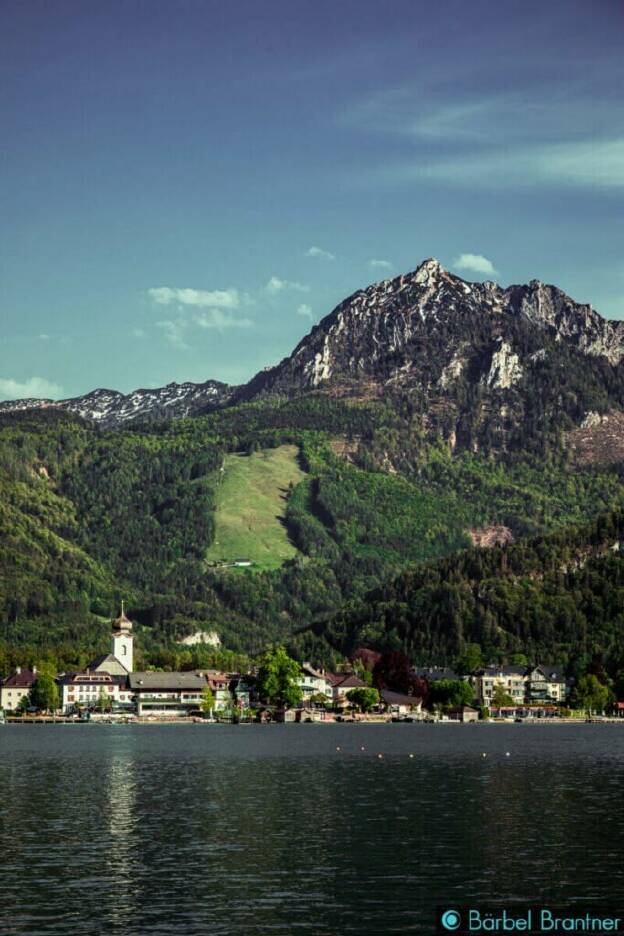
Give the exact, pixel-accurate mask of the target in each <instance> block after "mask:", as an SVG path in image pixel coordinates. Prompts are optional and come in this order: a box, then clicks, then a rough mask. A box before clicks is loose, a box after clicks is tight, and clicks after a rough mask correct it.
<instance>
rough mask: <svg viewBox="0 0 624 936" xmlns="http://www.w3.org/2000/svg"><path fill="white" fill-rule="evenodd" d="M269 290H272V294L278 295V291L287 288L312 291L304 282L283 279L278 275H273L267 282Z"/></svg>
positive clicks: (283, 290)
mask: <svg viewBox="0 0 624 936" xmlns="http://www.w3.org/2000/svg"><path fill="white" fill-rule="evenodd" d="M266 289H267V292H270V293H271V294H272V295H274V296H276V295H277V294H278V293H281V292H285V291H286V290H292V291H294V292H310V287H309V286H305V285H304V284H303V283H295V282H293V281H292V280H283V279H280V278H279V277H278V276H272V277H271V279H270V280H269V282H268V283H267V284H266Z"/></svg>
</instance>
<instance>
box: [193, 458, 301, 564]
mask: <svg viewBox="0 0 624 936" xmlns="http://www.w3.org/2000/svg"><path fill="white" fill-rule="evenodd" d="M304 477H305V475H304V473H303V471H302V470H301V468H300V467H299V464H298V461H297V447H296V446H295V445H282V446H280V447H279V448H276V449H266V450H264V451H259V452H254V453H253V454H251V455H238V454H237V455H227V456H226V457H225V462H224V470H223V475H222V480H221V483H220V485H219V489H218V493H217V509H216V515H215V519H216V532H215V538H214V542H213V544H212V546H211V547H210V549H209V550H208V552H207V554H206V558H207V559H208V561H209V562H235V561H236V560H249V561H251V562H252V563H253V567H254V568H256V569H275V568H278V567H279V566H280V565H282V563H284V562H285V561H286V560H287V559H292V557H293V556H295V555H296V553H297V550H296V549H295V547H294V546H293V545H292V543H291V542H290V540H289V538H288V534H287V531H286V527H285V525H284V521H283V518H284V513H285V509H286V495H287V492H288V485H289V484H290V482H291V481H292V483H293V484H298V483H299V481H301V480H302V479H303V478H304Z"/></svg>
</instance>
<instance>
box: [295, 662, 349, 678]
mask: <svg viewBox="0 0 624 936" xmlns="http://www.w3.org/2000/svg"><path fill="white" fill-rule="evenodd" d="M301 672H302V673H303V675H304V676H312V677H314V679H326V680H327V681H328V682H329V681H331V679H332V678H333V677H332V676H331V675H330V674H329V673H322V672H321V671H320V670H317V669H315V668H314V667H313V666H311V665H310V663H302V664H301ZM340 675H341V676H343V675H344V673H341V674H340Z"/></svg>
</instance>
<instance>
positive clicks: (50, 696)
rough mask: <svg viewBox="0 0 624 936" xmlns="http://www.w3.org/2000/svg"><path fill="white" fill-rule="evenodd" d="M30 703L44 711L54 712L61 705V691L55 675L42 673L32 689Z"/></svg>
mask: <svg viewBox="0 0 624 936" xmlns="http://www.w3.org/2000/svg"><path fill="white" fill-rule="evenodd" d="M29 699H30V704H31V705H32V707H33V708H36V709H38V710H39V711H44V712H54V711H56V709H57V708H58V707H59V691H58V686H57V685H56V682H55V681H54V679H53V677H52V676H50V675H49V674H48V673H41V674H40V675H39V676H38V677H37V680H36V682H35V684H34V685H33V687H32V689H31V690H30V694H29Z"/></svg>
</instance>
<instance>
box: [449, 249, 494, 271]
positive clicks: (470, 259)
mask: <svg viewBox="0 0 624 936" xmlns="http://www.w3.org/2000/svg"><path fill="white" fill-rule="evenodd" d="M453 266H454V267H455V269H456V270H469V271H470V272H471V273H479V274H482V275H485V276H496V275H497V270H496V268H495V266H494V264H493V263H492V261H491V260H488V258H487V257H484V256H483V254H473V253H463V254H460V255H459V257H457V258H456V259H455V260H454V261H453Z"/></svg>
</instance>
